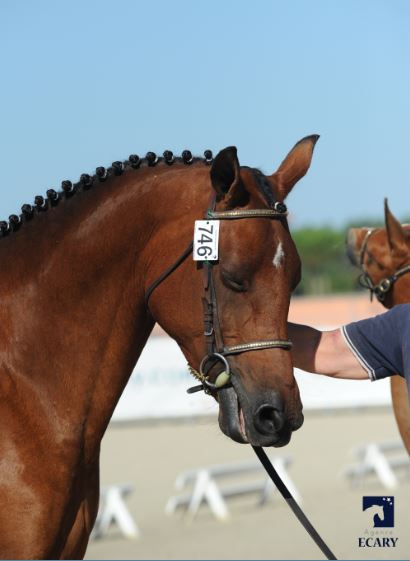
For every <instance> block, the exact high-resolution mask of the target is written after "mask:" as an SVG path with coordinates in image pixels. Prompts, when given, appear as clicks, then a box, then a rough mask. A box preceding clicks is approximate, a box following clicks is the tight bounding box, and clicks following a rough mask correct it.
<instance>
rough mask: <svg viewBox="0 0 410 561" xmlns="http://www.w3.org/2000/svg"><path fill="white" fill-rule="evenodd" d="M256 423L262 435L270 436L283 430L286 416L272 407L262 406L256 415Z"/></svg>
mask: <svg viewBox="0 0 410 561" xmlns="http://www.w3.org/2000/svg"><path fill="white" fill-rule="evenodd" d="M254 423H255V427H256V428H257V430H258V431H259V432H260V433H262V434H266V435H270V434H273V433H275V432H279V431H280V430H281V429H282V428H283V425H284V424H285V416H284V413H283V411H280V410H279V409H276V407H272V405H267V404H266V405H261V406H260V407H259V409H258V410H257V411H256V413H255V415H254Z"/></svg>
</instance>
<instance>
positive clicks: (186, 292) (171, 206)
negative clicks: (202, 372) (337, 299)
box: [0, 135, 318, 559]
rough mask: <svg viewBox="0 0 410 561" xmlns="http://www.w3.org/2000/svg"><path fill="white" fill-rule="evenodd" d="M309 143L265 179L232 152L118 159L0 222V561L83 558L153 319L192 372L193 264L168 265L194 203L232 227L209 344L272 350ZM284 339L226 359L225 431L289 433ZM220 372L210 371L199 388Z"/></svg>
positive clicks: (193, 215)
mask: <svg viewBox="0 0 410 561" xmlns="http://www.w3.org/2000/svg"><path fill="white" fill-rule="evenodd" d="M317 139H318V136H317V135H313V136H309V137H306V138H304V139H302V140H301V141H300V142H298V143H297V144H296V145H295V147H294V148H293V149H292V150H291V152H290V153H289V154H288V156H287V157H286V158H285V160H284V161H283V162H282V164H281V165H280V167H279V168H278V170H277V171H276V172H275V173H273V174H272V175H270V176H265V175H263V174H262V173H261V172H260V171H259V170H256V169H252V168H249V167H241V166H240V165H239V161H238V158H237V153H236V148H234V147H230V148H226V149H224V150H222V151H221V152H219V154H218V155H217V156H216V158H215V159H214V160H212V154H211V153H210V151H206V153H205V159H200V158H193V157H192V155H191V153H190V152H189V151H185V152H184V153H183V154H182V158H174V156H173V155H172V153H171V152H169V151H166V152H165V153H164V157H163V158H158V157H157V156H156V155H155V154H154V153H153V152H149V153H148V154H147V155H146V157H145V158H142V159H140V158H139V157H138V156H135V155H133V156H130V158H129V160H128V161H126V162H125V163H122V162H114V163H113V165H112V167H111V168H109V170H105V169H104V168H97V170H96V174H95V176H89V175H87V174H83V175H82V176H81V180H80V182H78V183H76V184H75V185H72V184H71V182H69V181H64V182H63V184H62V187H63V190H62V191H61V193H56V192H55V191H54V190H52V189H50V190H49V191H48V192H47V199H45V200H44V199H43V198H42V197H40V196H37V197H36V199H35V206H31V205H24V206H23V207H22V215H21V216H17V215H12V216H11V217H10V221H9V223H6V222H2V223H0V229H1V232H2V239H1V240H0V262H1V264H2V274H1V278H0V294H1V299H0V302H1V304H0V305H1V308H0V310H1V312H0V313H1V316H0V317H1V321H0V329H1V337H0V348H1V372H0V385H1V389H0V400H1V401H0V419H1V431H0V435H1V436H0V443H1V444H0V449H1V460H0V474H1V477H0V480H1V485H0V504H1V506H2V508H1V512H0V557H1V558H2V559H4V558H8V559H16V558H25V559H35V558H70V559H72V558H80V557H82V556H83V555H84V553H85V550H86V547H87V543H88V539H89V535H90V532H91V529H92V526H93V523H94V520H95V517H96V513H97V508H98V496H99V454H100V443H101V439H102V437H103V435H104V432H105V430H106V428H107V425H108V422H109V420H110V418H111V415H112V413H113V411H114V408H115V406H116V404H117V402H118V399H119V397H120V396H121V393H122V391H123V390H124V387H125V385H126V383H127V380H128V378H129V376H130V374H131V372H132V370H133V368H134V366H135V364H136V361H137V359H138V357H139V355H140V353H141V351H142V349H143V347H144V345H145V343H146V341H147V339H148V336H149V334H150V332H151V330H152V328H153V326H154V323H155V322H158V323H159V324H160V325H161V326H162V327H163V328H164V329H165V331H166V332H167V333H168V334H169V335H170V336H171V337H173V338H174V339H175V340H176V341H177V343H178V344H179V346H180V348H181V349H182V352H183V353H184V355H185V357H186V359H187V360H188V363H189V364H191V365H193V367H195V368H196V369H198V368H199V364H200V362H201V359H202V358H203V357H204V356H205V355H206V343H205V337H204V325H203V321H204V313H203V308H202V300H204V299H205V297H204V280H203V274H202V269H203V268H204V267H205V265H204V264H201V263H199V264H196V263H194V261H193V260H192V258H187V259H180V256H181V255H182V252H183V251H184V250H185V249H186V248H187V246H188V247H189V243H190V241H191V240H192V235H193V226H194V221H195V220H197V219H203V218H204V216H205V212H206V211H207V209H208V210H209V209H210V208H211V209H213V211H214V212H215V215H218V213H226V217H227V218H234V212H233V211H237V216H236V218H238V219H232V220H223V219H221V220H220V235H219V260H218V261H215V262H214V263H213V265H212V268H213V270H214V271H213V285H214V286H213V288H214V296H215V297H217V300H216V301H215V300H214V303H215V309H214V310H213V313H214V315H215V316H217V318H218V323H219V326H218V328H219V330H220V331H221V332H222V333H223V337H224V342H225V343H226V344H227V345H230V348H233V347H235V346H238V345H239V348H241V346H242V344H243V343H252V342H255V341H257V342H260V340H262V343H263V342H264V341H272V340H274V341H275V340H276V342H277V341H279V342H280V341H282V342H283V341H285V342H286V338H287V315H288V307H289V300H290V295H291V292H292V290H293V289H294V288H295V286H296V285H297V283H298V282H299V279H300V260H299V257H298V254H297V251H296V248H295V245H294V243H293V241H292V238H291V236H290V233H289V229H288V224H287V220H286V213H285V210H286V207H285V205H284V204H283V200H284V199H285V198H286V196H287V195H288V193H289V192H290V191H291V189H292V187H293V186H294V185H295V183H296V182H297V181H298V180H299V179H300V178H301V177H302V176H303V175H304V174H305V173H306V172H307V170H308V168H309V166H310V163H311V158H312V153H313V148H314V145H315V143H316V141H317ZM210 200H212V201H213V202H212V203H210V202H209V201H210ZM273 209H277V210H273ZM221 217H223V216H222V215H221ZM172 264H175V267H174V269H173V272H172V273H171V274H169V275H168V276H166V277H164V278H163V281H162V282H161V283H157V285H156V287H155V290H153V291H152V290H151V291H150V298H149V301H148V302H147V299H146V294H147V290H149V287H152V286H153V283H155V281H156V280H157V279H160V278H161V277H162V275H163V273H164V271H166V270H167V269H168V268H169V267H171V266H172ZM207 266H208V267H209V263H208V264H207ZM205 289H206V287H205ZM205 319H207V318H205ZM208 319H209V318H208ZM208 336H209V333H208ZM258 345H259V343H258ZM289 345H290V344H289V342H287V343H286V345H285V344H283V345H282V346H281V345H280V344H279V345H278V344H276V345H274V344H272V345H270V346H269V345H267V346H264V345H261V346H256V347H252V345H246V346H247V347H248V348H247V350H252V351H253V352H246V353H243V352H241V351H240V352H239V354H232V353H231V355H230V356H229V357H228V358H227V359H225V360H226V362H227V363H229V367H230V369H231V384H228V385H225V386H224V387H222V389H220V390H219V391H218V392H216V391H213V390H209V389H208V391H210V393H212V394H213V395H214V397H215V398H216V399H217V400H218V401H219V404H220V413H219V423H220V427H221V429H222V431H223V432H224V433H226V434H227V435H228V436H230V437H232V438H234V439H235V440H238V441H241V442H249V443H251V444H253V445H256V446H270V445H272V446H282V445H284V444H286V443H287V442H288V441H289V439H290V435H291V432H292V431H293V430H297V429H298V428H299V427H300V426H301V425H302V422H303V415H302V404H301V401H300V397H299V391H298V387H297V384H296V381H295V379H294V376H293V369H292V361H291V356H290V353H289ZM220 373H221V364H220V363H217V364H216V366H215V365H214V364H210V368H209V372H208V373H207V375H209V379H210V380H211V382H212V379H214V378H212V379H211V377H216V376H217V375H219V374H220ZM211 387H212V384H211Z"/></svg>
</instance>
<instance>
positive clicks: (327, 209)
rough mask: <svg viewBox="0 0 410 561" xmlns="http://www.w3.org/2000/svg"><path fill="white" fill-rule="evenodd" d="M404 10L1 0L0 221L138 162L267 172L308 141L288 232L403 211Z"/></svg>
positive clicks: (409, 187)
mask: <svg viewBox="0 0 410 561" xmlns="http://www.w3.org/2000/svg"><path fill="white" fill-rule="evenodd" d="M409 29H410V2H408V1H407V0H385V1H380V0H343V1H342V0H332V1H330V0H310V1H304V0H287V1H284V0H282V1H277V0H269V1H268V0H254V1H252V2H251V1H243V0H206V1H203V2H200V1H194V0H191V1H186V0H174V1H173V2H169V1H163V0H157V1H156V2H146V1H145V0H144V1H139V0H134V1H131V0H116V1H112V0H98V1H97V0H81V1H78V0H70V1H69V2H68V1H58V2H57V1H54V0H53V1H46V0H36V1H35V2H33V1H29V0H2V1H1V2H0V57H1V77H2V79H1V88H0V118H1V119H0V123H1V126H0V148H1V149H0V165H1V170H2V173H1V207H0V211H1V212H0V218H3V217H6V218H7V216H8V215H9V214H10V213H12V212H16V211H18V209H19V208H20V206H21V204H22V203H25V202H32V200H33V198H34V195H36V194H39V193H44V192H45V190H46V189H48V188H50V187H59V186H60V183H61V180H62V179H66V178H68V179H73V180H76V179H77V178H78V177H79V175H80V174H81V173H82V172H92V171H93V170H94V168H95V167H96V166H98V165H105V166H107V165H109V164H110V163H111V162H112V161H114V160H117V159H125V158H126V157H127V156H128V155H129V154H130V153H138V154H140V155H143V154H145V153H146V152H147V151H148V150H153V151H157V152H162V151H163V150H165V149H171V150H173V151H174V152H175V153H177V152H181V151H182V150H183V149H185V148H189V149H191V150H192V151H193V152H194V153H202V151H203V150H204V149H205V148H211V149H213V150H214V151H217V150H219V149H221V148H223V147H225V146H227V145H232V144H234V145H236V146H237V147H238V152H239V157H240V160H241V163H243V164H246V165H251V166H258V167H261V168H262V170H263V171H265V172H266V173H271V172H272V171H273V170H274V169H275V168H276V166H277V165H278V164H279V163H280V161H281V159H282V158H283V157H284V155H285V154H286V153H287V151H288V150H289V149H290V148H291V147H292V146H293V144H294V143H295V142H296V141H297V140H298V139H300V138H301V137H303V136H305V135H307V134H311V133H319V134H320V135H321V139H320V140H319V143H318V144H317V147H316V151H315V155H314V161H313V164H312V167H311V170H310V172H309V174H308V176H307V177H306V178H305V179H304V180H302V181H301V183H300V184H299V185H298V186H297V187H296V188H295V191H294V192H293V193H292V194H291V195H290V196H289V200H288V204H289V207H290V210H291V211H292V213H293V217H292V218H293V224H294V226H302V225H307V224H312V225H318V224H331V225H334V226H340V225H342V224H343V223H344V222H346V221H347V220H352V219H355V218H360V217H363V216H374V217H381V216H382V208H383V207H382V202H383V197H384V196H388V197H389V200H390V204H391V208H392V210H393V212H395V213H396V214H397V215H398V216H404V215H407V216H409V215H410V196H409V192H410V165H409V161H410V159H409V151H410V146H409V142H408V136H409V130H410V65H409V61H410V33H409Z"/></svg>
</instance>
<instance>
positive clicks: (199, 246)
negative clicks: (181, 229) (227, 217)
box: [193, 220, 219, 261]
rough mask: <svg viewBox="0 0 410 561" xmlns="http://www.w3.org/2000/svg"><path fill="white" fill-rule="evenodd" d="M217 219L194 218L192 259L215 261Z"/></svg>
mask: <svg viewBox="0 0 410 561" xmlns="http://www.w3.org/2000/svg"><path fill="white" fill-rule="evenodd" d="M218 240H219V220H195V231H194V250H193V255H194V261H217V260H218Z"/></svg>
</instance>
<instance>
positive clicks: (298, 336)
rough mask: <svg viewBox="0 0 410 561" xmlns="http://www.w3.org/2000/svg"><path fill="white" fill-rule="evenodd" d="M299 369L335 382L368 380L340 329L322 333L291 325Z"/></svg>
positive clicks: (293, 356)
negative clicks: (337, 380) (335, 380)
mask: <svg viewBox="0 0 410 561" xmlns="http://www.w3.org/2000/svg"><path fill="white" fill-rule="evenodd" d="M288 330H289V337H290V339H291V341H292V343H293V347H292V358H293V364H294V366H295V367H296V368H300V369H302V370H306V371H307V372H314V373H316V374H324V375H326V376H332V377H334V378H346V379H351V380H366V379H368V378H369V374H368V372H367V371H366V370H365V368H364V367H363V366H362V365H361V363H360V362H359V360H358V358H357V357H356V356H355V355H354V354H353V352H352V350H351V349H350V347H349V346H348V345H347V343H346V340H345V338H344V336H343V334H342V332H341V330H340V329H336V330H333V331H319V330H318V329H314V328H313V327H309V326H307V325H300V324H297V323H288Z"/></svg>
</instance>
